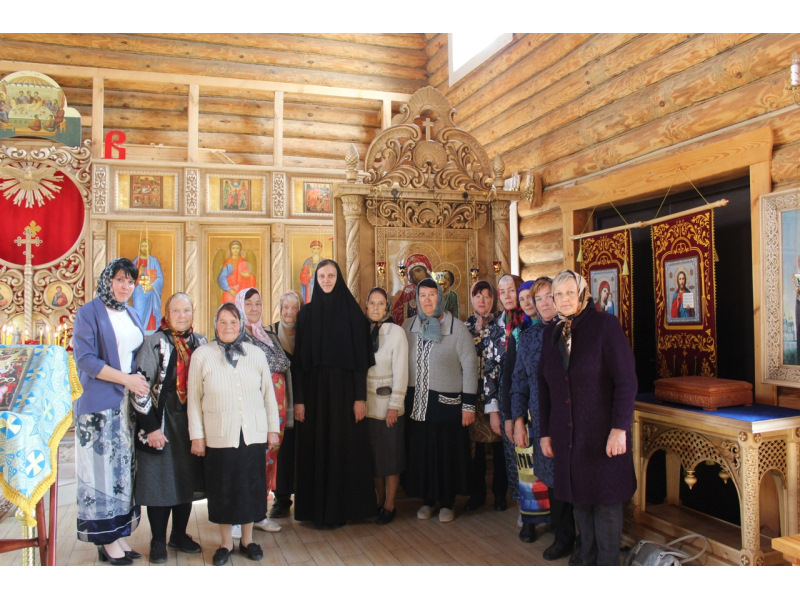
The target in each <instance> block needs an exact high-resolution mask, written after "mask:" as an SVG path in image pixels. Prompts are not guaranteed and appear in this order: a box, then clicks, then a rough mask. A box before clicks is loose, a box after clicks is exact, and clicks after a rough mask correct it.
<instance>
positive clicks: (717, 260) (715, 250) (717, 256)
mask: <svg viewBox="0 0 800 600" xmlns="http://www.w3.org/2000/svg"><path fill="white" fill-rule="evenodd" d="M714 262H715V263H718V262H719V254H717V247H716V246H714Z"/></svg>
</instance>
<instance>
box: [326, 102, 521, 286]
mask: <svg viewBox="0 0 800 600" xmlns="http://www.w3.org/2000/svg"><path fill="white" fill-rule="evenodd" d="M454 117H455V109H454V108H453V107H452V106H451V105H450V103H449V101H448V100H447V98H446V97H445V96H444V94H442V93H441V92H440V91H439V90H437V89H436V88H433V87H424V88H422V89H420V90H418V91H417V92H416V93H415V94H414V95H413V96H412V97H411V98H410V99H409V101H408V103H407V104H404V105H403V106H402V107H401V108H400V113H399V114H398V115H397V116H396V117H395V119H394V124H393V125H392V126H391V127H389V128H387V129H385V130H384V131H382V132H381V133H380V134H378V136H377V137H376V138H375V139H374V140H373V142H372V143H371V144H370V146H369V148H368V149H367V153H366V156H365V158H364V172H361V173H359V172H358V170H357V165H358V153H357V152H356V150H355V148H354V147H351V148H350V150H349V151H348V152H347V155H346V156H345V164H346V166H347V169H346V171H345V176H346V180H347V183H345V184H340V185H339V186H338V189H337V190H336V193H335V196H336V198H337V202H336V204H335V211H334V231H335V240H336V241H335V256H336V258H337V259H338V260H339V262H340V264H341V263H343V262H345V261H342V257H346V264H341V266H342V269H343V271H344V273H345V276H346V278H347V284H348V287H349V288H350V291H351V292H352V293H353V295H354V296H355V297H356V298H358V299H361V290H362V289H369V288H371V287H373V286H375V285H379V286H381V287H383V286H384V283H385V282H384V280H383V275H382V274H381V273H380V272H379V270H378V269H377V267H376V263H383V264H384V265H385V264H386V263H387V262H389V259H390V257H388V256H387V251H386V243H385V240H386V239H387V237H395V238H402V239H404V240H409V243H411V242H412V241H414V240H425V239H429V240H430V239H433V238H434V237H437V238H442V239H443V240H444V239H448V240H462V241H464V242H465V243H466V244H467V248H468V250H467V253H468V259H467V260H468V261H470V264H469V265H468V268H469V269H477V270H478V277H480V278H486V279H491V278H492V277H496V276H497V275H500V274H503V273H508V272H510V258H509V255H510V247H509V222H508V218H509V217H508V215H509V205H510V203H511V202H512V201H516V200H519V198H520V192H518V191H504V190H503V189H502V187H503V182H504V170H505V165H504V163H503V161H502V159H501V158H500V157H499V156H496V157H495V158H494V159H493V160H491V161H490V160H489V157H488V155H487V153H486V151H485V150H484V148H483V146H482V145H481V144H480V143H479V142H478V141H477V140H476V139H475V138H474V137H473V136H472V135H470V134H469V133H468V132H466V131H464V130H462V129H460V128H459V127H458V126H457V125H456V122H455V118H454ZM490 210H491V216H492V228H491V229H490V230H488V231H487V230H486V228H485V226H486V224H487V220H488V216H489V213H490ZM399 230H402V231H399ZM479 232H481V233H480V235H479ZM494 263H497V265H498V266H499V270H496V269H495V268H494V267H493V265H494ZM384 268H385V267H384ZM390 268H394V265H392V266H391V267H390Z"/></svg>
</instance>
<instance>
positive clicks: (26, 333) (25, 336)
mask: <svg viewBox="0 0 800 600" xmlns="http://www.w3.org/2000/svg"><path fill="white" fill-rule="evenodd" d="M29 335H30V332H29V331H28V330H27V329H23V330H22V343H23V344H24V343H25V342H27V341H28V336H29Z"/></svg>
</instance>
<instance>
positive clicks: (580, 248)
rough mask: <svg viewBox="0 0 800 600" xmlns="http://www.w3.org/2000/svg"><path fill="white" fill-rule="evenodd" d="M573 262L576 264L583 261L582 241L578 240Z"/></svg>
mask: <svg viewBox="0 0 800 600" xmlns="http://www.w3.org/2000/svg"><path fill="white" fill-rule="evenodd" d="M575 262H576V263H578V264H580V263H582V262H583V242H580V245H579V246H578V258H576V259H575Z"/></svg>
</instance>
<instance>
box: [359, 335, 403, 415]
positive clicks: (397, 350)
mask: <svg viewBox="0 0 800 600" xmlns="http://www.w3.org/2000/svg"><path fill="white" fill-rule="evenodd" d="M378 338H379V341H378V351H377V352H376V353H375V365H374V366H372V367H370V368H369V371H367V416H368V417H369V418H371V419H381V420H384V421H385V420H386V411H388V410H389V409H390V408H392V409H394V410H396V411H397V415H398V416H400V415H402V414H403V413H404V412H405V398H406V390H407V389H408V340H407V339H406V332H405V331H403V328H402V327H399V326H397V325H395V324H394V323H384V324H383V325H382V326H381V328H380V329H379V330H378ZM379 388H384V390H382V391H386V390H387V389H388V390H391V391H390V392H389V393H388V394H382V395H380V396H379V395H378V393H377V391H378V389H379Z"/></svg>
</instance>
